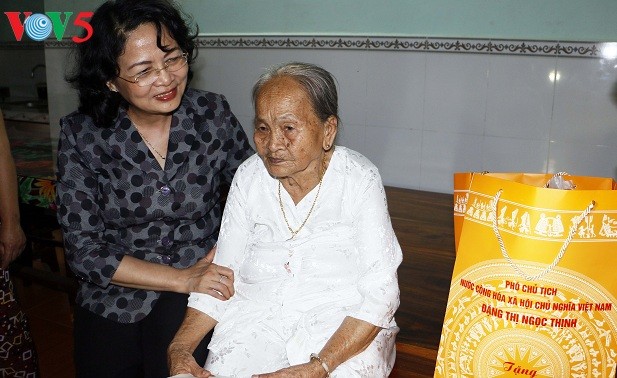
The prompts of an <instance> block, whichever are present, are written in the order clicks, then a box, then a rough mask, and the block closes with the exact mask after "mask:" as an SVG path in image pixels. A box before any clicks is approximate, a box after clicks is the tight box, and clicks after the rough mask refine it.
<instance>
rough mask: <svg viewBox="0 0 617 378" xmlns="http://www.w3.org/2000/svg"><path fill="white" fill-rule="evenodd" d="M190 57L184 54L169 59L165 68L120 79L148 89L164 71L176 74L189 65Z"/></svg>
mask: <svg viewBox="0 0 617 378" xmlns="http://www.w3.org/2000/svg"><path fill="white" fill-rule="evenodd" d="M188 55H189V54H188V53H182V55H178V56H176V57H173V58H169V59H167V60H166V61H165V62H164V63H163V68H154V67H151V68H148V69H147V70H145V71H141V72H140V73H138V74H137V75H135V76H133V77H131V78H128V79H125V78H123V77H122V76H118V77H119V78H120V79H122V80H124V81H128V82H129V83H133V84H137V85H138V86H140V87H146V86H148V85H151V84H152V83H154V82H155V81H156V80H157V79H158V78H159V75H160V74H161V71H162V70H167V72H175V71H178V70H179V69H180V68H182V67H184V66H186V64H187V63H188Z"/></svg>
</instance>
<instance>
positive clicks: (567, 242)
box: [493, 189, 596, 281]
mask: <svg viewBox="0 0 617 378" xmlns="http://www.w3.org/2000/svg"><path fill="white" fill-rule="evenodd" d="M502 192H503V189H499V191H498V192H497V194H495V197H494V198H493V232H495V236H497V242H498V243H499V249H500V250H501V254H502V255H503V257H504V258H505V259H506V261H507V262H508V264H510V266H511V267H512V268H513V269H514V270H515V271H516V273H518V274H519V275H520V276H522V277H523V278H525V279H526V280H528V281H535V280H537V279H539V278H542V277H543V276H544V275H546V274H547V273H548V272H550V271H551V270H552V269H553V268H555V266H557V264H559V261H561V259H562V258H563V255H564V254H565V253H566V248H568V245H570V242H571V241H572V238H574V234H575V233H576V230H577V229H578V226H579V225H580V224H581V222H582V221H583V219H584V218H585V217H587V215H589V213H590V212H591V210H593V208H594V207H595V205H596V201H593V200H592V201H591V203H590V204H589V206H587V207H586V208H585V210H583V212H582V213H581V215H580V217H579V218H578V221H577V222H576V224H575V225H574V226H572V227H570V232H569V233H568V237H567V238H566V240H565V241H564V242H563V245H562V246H561V249H560V250H559V253H558V254H557V256H555V259H554V260H553V262H552V263H551V265H549V266H547V267H546V268H545V269H544V270H542V271H541V272H540V273H538V274H536V275H535V276H530V275H528V274H527V273H525V272H523V270H522V269H521V268H520V267H519V266H518V265H516V263H515V262H514V261H513V260H512V258H511V257H510V255H509V254H508V251H506V246H505V244H504V243H503V239H502V238H501V234H500V233H499V228H498V227H497V202H499V198H500V197H501V193H502Z"/></svg>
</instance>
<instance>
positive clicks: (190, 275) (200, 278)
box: [184, 247, 234, 300]
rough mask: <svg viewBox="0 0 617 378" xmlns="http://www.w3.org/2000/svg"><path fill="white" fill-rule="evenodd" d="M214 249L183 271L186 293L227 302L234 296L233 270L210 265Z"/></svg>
mask: <svg viewBox="0 0 617 378" xmlns="http://www.w3.org/2000/svg"><path fill="white" fill-rule="evenodd" d="M215 253H216V247H214V248H212V250H211V251H210V252H209V253H208V254H207V255H206V256H205V257H204V258H202V259H201V260H199V261H197V262H196V263H195V265H193V266H191V267H190V268H186V269H185V270H184V274H185V280H186V287H187V293H190V292H198V293H204V294H208V295H211V296H213V297H214V298H218V299H220V300H227V299H229V298H231V297H232V296H233V295H234V272H233V270H231V269H229V268H227V267H224V266H221V265H216V264H214V263H212V260H213V259H214V254H215Z"/></svg>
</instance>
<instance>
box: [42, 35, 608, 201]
mask: <svg viewBox="0 0 617 378" xmlns="http://www.w3.org/2000/svg"><path fill="white" fill-rule="evenodd" d="M200 44H201V49H200V54H199V57H198V60H197V62H196V64H195V67H194V70H195V72H196V76H195V78H194V81H193V83H192V84H193V86H195V87H198V88H204V89H208V90H211V91H216V92H220V93H223V94H225V95H226V96H227V98H228V99H229V101H230V103H231V106H232V110H233V111H234V112H235V113H236V115H237V116H238V118H239V119H240V121H241V122H242V124H243V126H244V127H245V129H246V130H247V132H249V133H250V134H251V135H252V130H251V128H252V125H251V121H252V114H253V110H252V105H251V102H250V90H251V86H252V84H253V82H254V81H255V80H256V78H257V77H258V76H259V74H260V73H261V72H263V69H264V68H265V67H267V66H269V65H272V64H278V63H280V62H285V61H291V60H298V61H306V62H312V63H316V64H319V65H321V66H323V67H324V68H326V69H327V70H329V71H330V72H332V73H333V74H334V76H335V77H336V78H337V80H338V83H339V91H340V94H339V98H340V113H341V114H340V115H341V118H342V121H343V124H342V127H341V129H340V130H339V137H338V144H341V145H345V146H348V147H350V148H352V149H355V150H357V151H359V152H361V153H363V154H364V155H366V156H367V157H368V158H369V159H371V160H372V161H373V162H374V163H375V164H376V165H377V166H378V167H379V169H380V172H381V174H382V177H383V180H384V183H385V184H386V185H393V186H400V187H405V188H413V189H421V190H429V191H438V192H444V193H450V192H451V191H452V174H453V173H454V172H456V171H493V172H497V171H527V172H558V171H567V172H569V173H572V174H578V175H593V176H610V177H617V94H616V89H615V88H616V86H617V59H615V57H614V56H613V55H610V54H609V56H608V57H603V56H604V55H603V52H610V51H611V50H610V49H611V48H613V47H614V46H615V44H594V43H590V42H581V43H559V42H533V41H532V42H530V41H491V40H473V41H472V40H460V39H459V40H456V39H449V40H444V39H426V38H399V39H397V38H356V37H354V38H344V37H341V38H339V37H327V38H310V37H297V38H296V37H294V38H291V37H280V38H277V37H265V38H264V37H254V38H251V37H246V36H245V37H227V38H217V37H202V38H201V39H200ZM47 48H48V50H49V49H51V50H55V51H48V52H47V60H48V67H49V64H50V60H52V63H51V64H54V63H53V61H58V64H61V63H60V62H61V61H62V59H63V56H64V53H60V51H61V50H63V49H58V48H56V47H54V46H51V45H49V46H48V47H47ZM50 52H52V53H51V54H50ZM62 64H64V63H62ZM48 70H49V69H48ZM556 77H557V79H556ZM59 85H61V84H57V85H56V86H59ZM61 90H62V91H63V90H64V89H62V88H56V89H54V88H52V87H51V86H50V89H49V91H50V93H54V92H56V93H59V92H60V91H61ZM54 97H55V98H54V99H52V100H50V106H51V101H56V102H59V104H58V105H59V108H61V109H67V108H70V107H71V104H67V103H66V101H71V98H72V97H69V98H68V100H67V98H66V97H64V98H56V97H61V96H54ZM54 116H56V117H57V118H59V116H60V115H59V114H57V115H54V114H53V110H52V114H50V118H51V119H54ZM52 133H53V131H52Z"/></svg>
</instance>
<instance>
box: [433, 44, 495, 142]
mask: <svg viewBox="0 0 617 378" xmlns="http://www.w3.org/2000/svg"><path fill="white" fill-rule="evenodd" d="M488 59H489V55H486V54H448V53H434V54H428V55H427V58H426V60H427V63H426V90H425V96H424V102H425V104H424V118H425V125H424V130H432V131H444V132H450V133H465V134H474V135H483V134H484V129H485V112H486V100H487V98H486V96H487V75H488Z"/></svg>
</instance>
